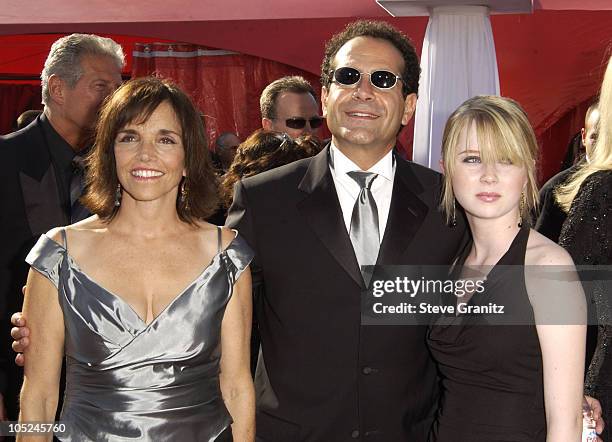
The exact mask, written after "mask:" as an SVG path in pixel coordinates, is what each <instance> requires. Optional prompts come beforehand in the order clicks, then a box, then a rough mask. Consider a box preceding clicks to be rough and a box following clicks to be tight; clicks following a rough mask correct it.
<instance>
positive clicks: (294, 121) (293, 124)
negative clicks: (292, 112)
mask: <svg viewBox="0 0 612 442" xmlns="http://www.w3.org/2000/svg"><path fill="white" fill-rule="evenodd" d="M306 122H308V124H310V127H311V128H312V129H318V128H320V127H321V125H322V124H323V118H321V117H312V118H308V119H306V118H298V117H296V118H287V119H286V120H285V126H287V127H290V128H291V129H304V127H306Z"/></svg>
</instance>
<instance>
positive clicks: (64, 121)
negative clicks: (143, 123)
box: [0, 34, 124, 420]
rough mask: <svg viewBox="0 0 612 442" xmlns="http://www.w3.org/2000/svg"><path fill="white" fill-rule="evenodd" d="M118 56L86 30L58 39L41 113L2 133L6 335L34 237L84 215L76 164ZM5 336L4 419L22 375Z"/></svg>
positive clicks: (0, 251)
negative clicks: (13, 362)
mask: <svg viewBox="0 0 612 442" xmlns="http://www.w3.org/2000/svg"><path fill="white" fill-rule="evenodd" d="M123 62H124V55H123V50H122V49H121V46H120V45H118V44H117V43H115V42H114V41H113V40H111V39H108V38H102V37H98V36H95V35H84V34H72V35H69V36H66V37H63V38H60V39H59V40H57V41H56V42H55V43H54V44H53V45H52V46H51V51H50V52H49V55H48V57H47V60H46V61H45V67H44V69H43V71H42V74H41V80H42V101H43V104H44V112H43V113H42V114H41V115H40V116H38V117H37V118H36V120H34V121H33V122H32V123H30V124H29V125H28V126H27V127H25V128H23V129H22V130H19V131H17V132H13V133H11V134H8V135H6V136H3V137H0V157H1V158H2V167H1V168H0V204H1V205H2V210H1V211H0V229H1V230H0V231H2V234H3V244H2V247H0V320H1V322H2V325H1V326H2V333H3V334H4V333H7V332H8V330H9V326H10V324H9V317H8V316H9V314H10V313H11V312H15V311H18V310H21V303H22V294H21V287H22V286H23V284H25V281H26V276H27V272H28V269H29V266H28V265H27V264H26V263H25V261H24V259H25V256H26V255H27V253H28V252H29V250H30V249H31V248H32V246H33V245H34V243H35V241H36V239H37V238H38V237H39V236H40V234H42V233H44V232H46V231H48V230H49V229H51V228H52V227H56V226H62V225H66V224H70V223H71V222H75V221H78V220H80V219H82V218H83V217H85V216H86V215H87V213H86V212H85V210H84V208H83V207H82V206H80V204H78V202H77V199H78V197H79V196H80V192H81V191H82V188H81V182H80V177H81V175H80V173H81V172H82V171H81V170H80V169H79V168H78V167H77V166H76V165H75V164H74V162H75V161H76V160H78V158H79V157H77V154H78V153H79V152H81V150H82V148H83V147H86V146H87V143H88V142H89V141H90V139H91V133H92V129H93V128H94V126H95V122H96V119H97V112H98V108H99V106H100V104H101V103H102V101H103V100H104V99H105V98H106V97H107V96H108V95H109V94H110V93H111V92H112V91H114V90H115V89H116V88H117V86H119V84H120V83H121V68H122V66H123ZM2 342H3V344H2V352H1V353H0V359H1V361H0V362H1V365H0V367H1V371H0V394H1V395H2V396H4V399H5V400H4V402H5V404H6V408H7V412H8V413H7V414H8V418H9V419H11V420H15V419H16V418H17V412H18V408H17V397H18V394H19V390H20V388H21V373H20V371H18V370H20V369H18V367H16V366H15V365H14V364H12V363H9V360H10V359H11V354H12V352H11V350H10V347H9V343H8V342H6V341H5V340H3V341H2ZM0 399H1V397H0ZM1 403H2V401H1V400H0V404H1Z"/></svg>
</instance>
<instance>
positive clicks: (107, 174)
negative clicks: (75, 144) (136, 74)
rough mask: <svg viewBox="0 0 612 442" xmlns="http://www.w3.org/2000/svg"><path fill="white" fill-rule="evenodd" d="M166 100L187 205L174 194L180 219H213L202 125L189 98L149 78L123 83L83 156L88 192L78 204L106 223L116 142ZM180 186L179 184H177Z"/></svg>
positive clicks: (212, 183) (213, 194)
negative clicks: (180, 154)
mask: <svg viewBox="0 0 612 442" xmlns="http://www.w3.org/2000/svg"><path fill="white" fill-rule="evenodd" d="M163 102H168V103H169V104H170V106H172V109H173V110H174V112H175V113H176V117H177V119H178V121H179V122H180V124H181V129H182V141H183V148H184V149H185V170H186V174H187V176H186V177H185V178H183V180H184V181H185V186H186V190H187V198H186V199H185V201H183V202H182V201H181V200H180V192H179V196H177V201H176V211H177V213H178V216H179V219H180V220H181V221H184V222H186V223H190V224H195V222H196V220H199V219H205V218H207V217H209V216H210V215H212V214H213V213H214V212H215V210H216V208H217V207H218V201H219V200H218V195H217V192H218V187H217V181H216V177H215V173H214V170H213V168H212V162H211V159H210V152H209V151H208V148H207V143H206V137H205V136H204V127H203V125H202V120H201V118H200V114H199V112H198V111H197V110H196V108H195V107H194V105H193V103H192V102H191V100H190V99H189V97H188V96H187V95H186V94H185V93H184V92H183V91H182V90H181V89H179V88H178V87H177V86H176V85H174V84H173V83H171V82H169V81H167V80H163V79H159V78H153V77H145V78H136V79H133V80H130V81H128V82H126V83H124V84H123V85H122V86H121V87H120V88H119V89H117V91H116V92H115V93H114V94H113V95H111V96H110V97H109V98H108V99H107V101H106V102H105V103H104V106H103V107H102V110H101V114H100V119H99V120H98V125H97V127H96V140H95V143H94V147H93V149H92V150H91V152H90V154H89V155H88V157H87V173H86V188H87V190H86V192H85V195H84V196H83V198H82V199H81V201H82V203H83V204H84V205H85V206H86V207H87V208H88V209H89V210H90V211H91V212H92V213H95V214H96V215H98V216H99V217H100V218H101V219H103V220H105V221H110V220H111V219H112V218H113V217H114V216H115V215H116V214H117V210H118V207H116V206H115V193H116V189H117V185H118V184H119V180H118V178H117V165H116V161H115V149H114V147H115V138H116V137H117V133H118V132H119V131H120V130H121V129H123V128H124V127H125V126H126V125H128V124H130V123H137V124H140V123H142V122H145V121H147V119H148V118H149V117H150V116H151V114H152V113H153V112H154V111H155V109H157V107H158V106H159V105H160V104H161V103H163ZM182 184H183V182H181V185H182Z"/></svg>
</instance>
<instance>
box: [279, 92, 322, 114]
mask: <svg viewBox="0 0 612 442" xmlns="http://www.w3.org/2000/svg"><path fill="white" fill-rule="evenodd" d="M275 104H276V112H277V113H278V114H283V115H285V114H292V116H299V115H298V114H306V115H307V116H308V117H310V116H312V115H315V114H317V113H318V105H317V102H316V101H315V99H314V97H313V96H312V95H310V94H309V93H296V92H283V93H281V94H280V95H279V96H278V97H277V98H276V103H275Z"/></svg>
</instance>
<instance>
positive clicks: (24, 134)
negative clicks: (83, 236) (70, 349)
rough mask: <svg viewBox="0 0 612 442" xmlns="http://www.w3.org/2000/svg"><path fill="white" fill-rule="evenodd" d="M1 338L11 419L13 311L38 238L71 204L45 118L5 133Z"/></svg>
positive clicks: (15, 375) (16, 386) (0, 380)
mask: <svg viewBox="0 0 612 442" xmlns="http://www.w3.org/2000/svg"><path fill="white" fill-rule="evenodd" d="M0 158H1V159H2V167H0V204H1V206H2V210H0V229H1V230H0V231H1V232H2V247H0V318H1V319H0V320H1V321H2V324H1V329H0V336H2V337H3V339H1V340H0V342H2V344H1V345H2V353H1V356H0V357H1V358H2V360H1V363H2V373H0V388H2V392H3V393H4V394H5V402H6V404H7V408H8V411H9V418H11V419H16V417H17V416H16V412H17V396H18V393H19V390H20V388H21V381H20V380H21V376H20V372H21V370H20V369H18V368H17V367H16V366H15V364H14V363H13V355H14V354H13V352H12V350H11V349H10V339H9V330H10V315H11V314H12V313H14V312H16V311H20V310H21V305H22V301H23V296H22V293H21V287H22V286H23V285H24V284H25V282H26V277H27V272H28V269H29V266H28V265H27V264H26V262H25V261H24V260H25V257H26V255H27V253H28V252H29V251H30V249H31V248H32V246H33V245H34V243H35V241H36V240H37V238H38V237H39V236H40V235H41V234H42V233H44V232H47V231H48V230H49V229H51V228H53V227H56V226H61V225H66V224H68V220H69V213H68V207H67V206H66V204H63V203H62V198H61V196H60V185H59V183H58V181H57V179H56V173H55V170H54V168H53V165H52V161H51V155H50V152H49V147H48V144H47V140H46V138H45V135H44V131H43V129H42V127H41V122H40V117H38V118H37V119H36V120H34V121H33V122H32V123H31V124H30V125H28V126H27V127H25V128H24V129H22V130H20V131H17V132H14V133H12V134H9V135H6V136H3V137H0Z"/></svg>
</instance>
